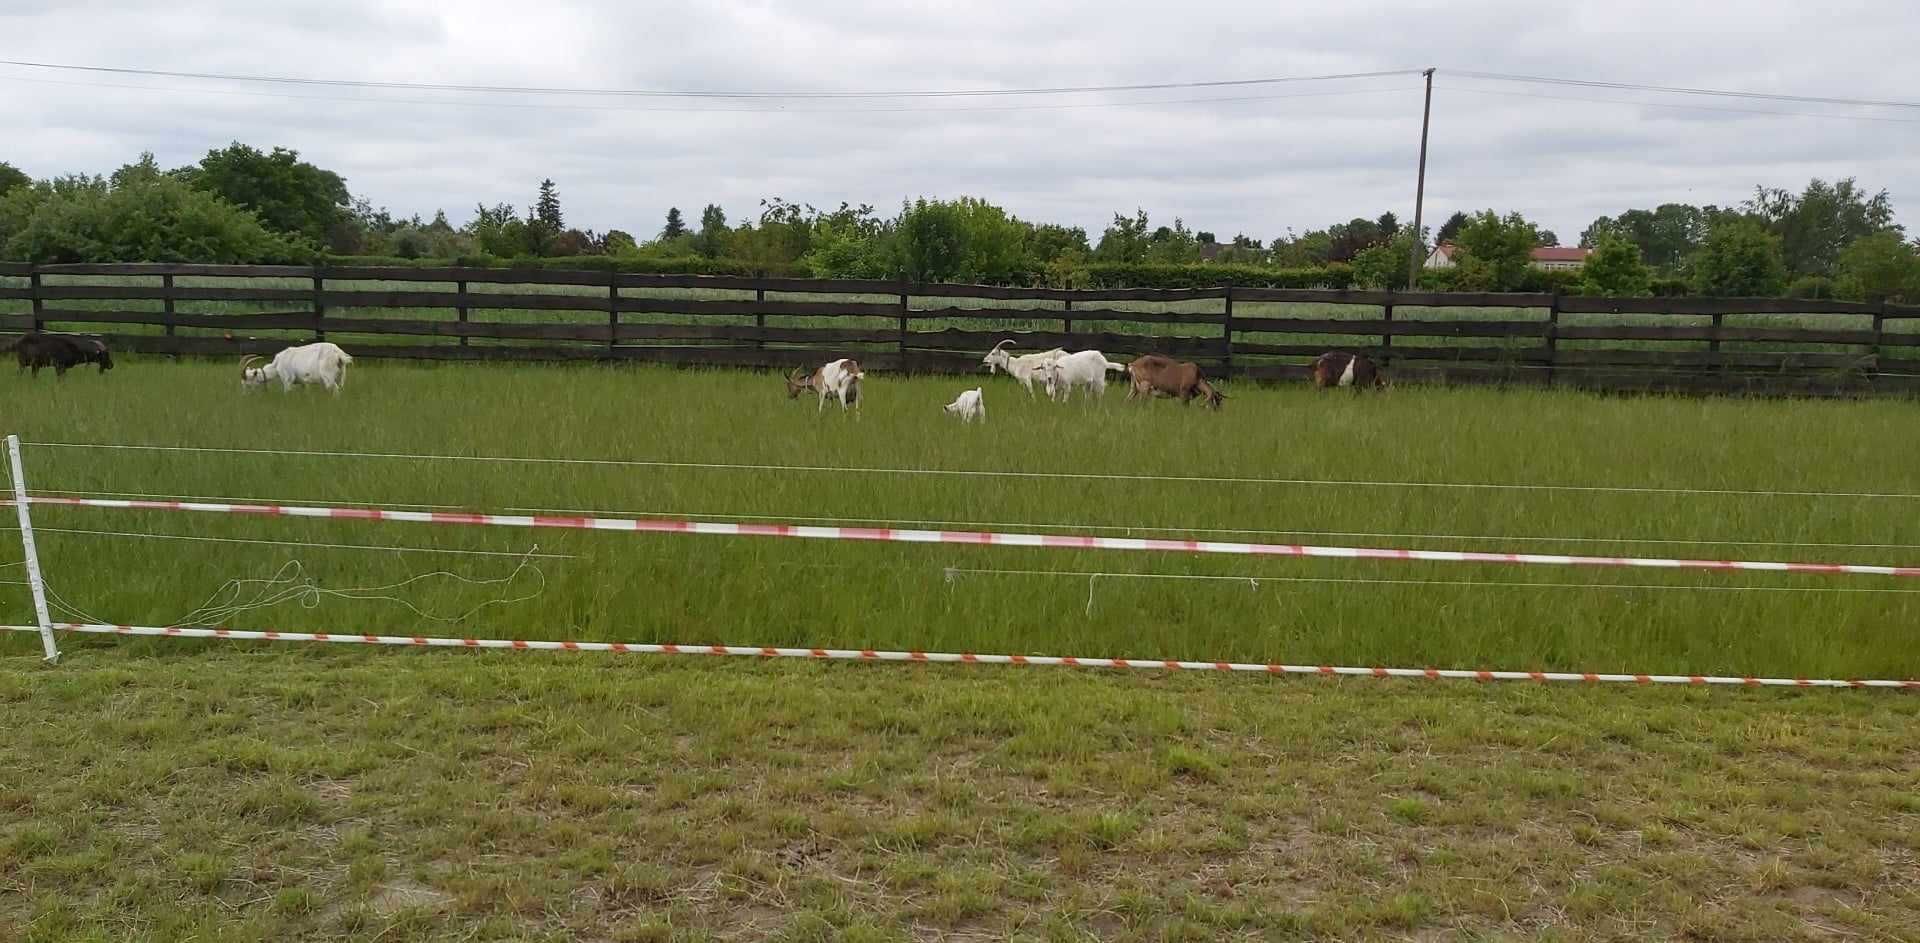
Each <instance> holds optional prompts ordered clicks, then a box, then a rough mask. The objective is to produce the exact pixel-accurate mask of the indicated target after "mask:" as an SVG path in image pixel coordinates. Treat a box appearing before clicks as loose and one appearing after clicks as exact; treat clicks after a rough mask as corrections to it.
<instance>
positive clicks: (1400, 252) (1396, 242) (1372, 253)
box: [1353, 227, 1424, 289]
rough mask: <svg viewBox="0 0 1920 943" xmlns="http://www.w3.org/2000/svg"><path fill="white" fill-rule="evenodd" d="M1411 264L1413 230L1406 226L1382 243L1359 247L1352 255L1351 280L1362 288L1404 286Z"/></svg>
mask: <svg viewBox="0 0 1920 943" xmlns="http://www.w3.org/2000/svg"><path fill="white" fill-rule="evenodd" d="M1422 257H1423V258H1424V253H1423V254H1422ZM1412 264H1413V230H1412V227H1407V228H1406V229H1404V230H1400V231H1399V233H1398V234H1397V235H1395V236H1394V237H1393V241H1391V242H1388V243H1386V244H1385V245H1378V246H1368V247H1367V248H1365V249H1362V250H1360V252H1359V254H1358V255H1355V256H1354V257H1353V281H1354V284H1355V285H1358V286H1361V287H1364V288H1374V289H1381V288H1388V289H1392V288H1403V287H1405V286H1406V284H1407V271H1408V268H1407V267H1408V266H1410V265H1412Z"/></svg>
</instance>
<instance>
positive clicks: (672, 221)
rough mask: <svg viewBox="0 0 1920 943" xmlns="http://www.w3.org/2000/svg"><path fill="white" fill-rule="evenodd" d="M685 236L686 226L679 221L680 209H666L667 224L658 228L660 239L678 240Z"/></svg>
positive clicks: (673, 207) (675, 207)
mask: <svg viewBox="0 0 1920 943" xmlns="http://www.w3.org/2000/svg"><path fill="white" fill-rule="evenodd" d="M686 234H687V224H686V223H684V222H682V221H681V219H680V207H677V206H669V207H667V224H666V225H665V226H662V227H660V238H662V239H678V238H680V237H681V236H684V235H686Z"/></svg>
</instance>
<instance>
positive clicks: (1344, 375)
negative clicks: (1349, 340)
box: [1313, 350, 1387, 391]
mask: <svg viewBox="0 0 1920 943" xmlns="http://www.w3.org/2000/svg"><path fill="white" fill-rule="evenodd" d="M1313 385H1314V386H1316V387H1319V388H1320V389H1323V390H1324V389H1326V388H1327V387H1330V386H1350V387H1353V388H1354V390H1355V391H1358V390H1360V389H1361V388H1363V387H1369V386H1374V387H1379V386H1386V385H1387V380H1386V378H1385V377H1383V376H1381V375H1380V368H1379V367H1378V366H1377V365H1375V364H1374V362H1373V361H1372V360H1369V359H1367V356H1366V355H1365V354H1349V353H1346V352H1344V351H1337V350H1336V351H1329V352H1327V353H1324V354H1321V355H1320V356H1319V357H1317V358H1315V359H1314V361H1313Z"/></svg>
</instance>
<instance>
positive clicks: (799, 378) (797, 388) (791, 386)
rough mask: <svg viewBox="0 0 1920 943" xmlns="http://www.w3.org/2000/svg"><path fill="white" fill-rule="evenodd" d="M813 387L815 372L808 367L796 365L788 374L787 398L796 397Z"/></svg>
mask: <svg viewBox="0 0 1920 943" xmlns="http://www.w3.org/2000/svg"><path fill="white" fill-rule="evenodd" d="M812 388H813V372H812V371H810V370H808V369H807V368H806V367H795V368H793V372H792V373H789V374H787V398H788V399H794V398H797V397H798V396H799V395H800V394H802V393H805V392H806V391H808V390H810V389H812Z"/></svg>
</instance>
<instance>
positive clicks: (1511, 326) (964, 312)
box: [0, 263, 1920, 394]
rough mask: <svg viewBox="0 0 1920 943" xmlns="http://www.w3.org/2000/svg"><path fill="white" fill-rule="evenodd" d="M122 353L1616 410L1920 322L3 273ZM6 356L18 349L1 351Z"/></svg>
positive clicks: (1901, 316) (1914, 381)
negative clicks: (861, 376)
mask: <svg viewBox="0 0 1920 943" xmlns="http://www.w3.org/2000/svg"><path fill="white" fill-rule="evenodd" d="M35 329H48V330H57V331H71V332H78V333H89V334H96V335H100V336H103V337H105V338H106V339H107V340H108V342H109V344H110V345H111V346H112V347H113V348H114V349H116V350H125V351H133V352H139V353H154V354H189V355H224V356H231V355H239V354H246V353H271V352H272V351H274V350H277V349H279V348H280V347H283V346H285V345H286V344H287V343H289V342H292V341H298V340H304V339H311V338H331V339H333V340H335V341H336V342H340V343H342V345H343V346H347V347H348V348H349V350H350V351H351V352H352V353H353V354H354V355H355V356H356V357H392V358H410V359H434V360H545V361H554V360H614V361H643V362H657V363H671V364H712V365H731V366H762V367H780V368H786V367H792V366H797V365H800V364H813V363H817V362H819V361H821V360H824V359H828V358H829V357H833V356H853V357H858V358H859V359H860V360H861V361H862V363H863V364H866V365H868V366H869V367H871V368H874V369H878V370H905V371H914V372H975V371H978V370H979V364H980V356H981V354H982V353H983V352H984V351H986V350H987V349H988V348H989V347H991V346H992V345H993V344H994V343H995V342H997V341H1000V340H1003V339H1007V338H1012V339H1014V340H1015V341H1016V342H1017V345H1018V348H1019V349H1023V350H1032V349H1044V348H1047V347H1053V346H1062V347H1068V348H1070V349H1078V348H1097V349H1100V350H1103V351H1106V352H1107V353H1109V354H1112V355H1116V356H1119V355H1131V354H1140V353H1148V352H1156V353H1165V354H1170V355H1173V356H1177V357H1181V358H1184V359H1190V360H1195V361H1198V362H1200V363H1201V364H1202V365H1203V366H1204V367H1205V368H1206V369H1207V371H1208V372H1209V373H1211V374H1213V375H1215V376H1222V375H1224V376H1228V377H1233V378H1251V379H1262V380H1296V379H1299V378H1301V377H1304V376H1305V375H1306V369H1307V367H1306V364H1307V363H1308V362H1309V361H1310V359H1311V358H1312V357H1313V356H1315V355H1318V354H1320V353H1322V352H1324V351H1327V350H1349V351H1359V352H1364V353H1367V354H1369V355H1371V356H1373V357H1375V358H1376V359H1378V360H1380V361H1382V362H1383V363H1385V365H1386V366H1387V368H1388V370H1389V372H1390V373H1391V374H1392V375H1393V376H1395V377H1396V378H1397V379H1407V380H1441V381H1477V382H1504V383H1531V384H1542V385H1571V386H1579V387H1584V388H1591V389H1611V390H1686V391H1718V392H1740V391H1749V392H1766V393H1803V394H1858V393H1871V392H1900V393H1905V392H1911V391H1914V390H1920V306H1911V305H1894V304H1866V303H1858V302H1841V301H1814V300H1800V299H1777V298H1596V297H1584V296H1561V295H1554V294H1467V293H1431V292H1416V293H1408V292H1385V291H1334V290H1307V289H1274V288H1229V287H1220V288H1200V289H1157V288H1122V289H1074V290H1066V289H1052V288H1004V287H993V286H984V285H953V284H908V283H902V282H895V281H863V280H816V279H792V278H748V277H729V276H697V275H643V274H627V273H617V272H615V273H609V272H597V271H560V270H545V269H534V270H517V269H485V268H386V267H358V266H344V267H308V266H227V265H184V264H88V265H26V264H17V263H0V334H9V333H12V334H17V333H19V332H23V331H26V330H35ZM0 343H5V342H4V341H0Z"/></svg>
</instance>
